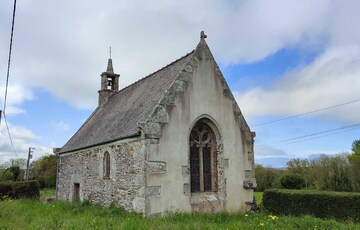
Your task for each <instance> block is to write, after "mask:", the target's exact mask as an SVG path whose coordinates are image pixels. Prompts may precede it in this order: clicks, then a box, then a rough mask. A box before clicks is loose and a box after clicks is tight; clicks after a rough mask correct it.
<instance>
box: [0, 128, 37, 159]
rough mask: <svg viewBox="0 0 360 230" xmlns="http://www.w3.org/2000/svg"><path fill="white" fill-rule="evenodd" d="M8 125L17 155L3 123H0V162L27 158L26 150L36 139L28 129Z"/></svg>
mask: <svg viewBox="0 0 360 230" xmlns="http://www.w3.org/2000/svg"><path fill="white" fill-rule="evenodd" d="M8 125H9V131H10V134H11V137H12V141H13V144H14V147H15V152H16V153H17V155H16V154H15V153H14V151H13V148H12V145H11V142H10V138H9V136H8V133H7V129H6V126H5V123H4V122H2V123H1V126H0V136H1V138H0V153H1V155H0V162H4V161H8V160H10V159H12V158H17V157H19V158H27V152H28V148H29V147H30V146H33V143H34V141H36V140H37V138H38V137H37V136H36V135H35V134H34V133H33V132H32V131H31V130H29V129H26V128H24V127H21V126H13V125H11V124H8Z"/></svg>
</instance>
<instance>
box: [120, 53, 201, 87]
mask: <svg viewBox="0 0 360 230" xmlns="http://www.w3.org/2000/svg"><path fill="white" fill-rule="evenodd" d="M194 52H195V49H193V50H192V51H191V52H189V53H187V54H185V55H184V56H182V57H180V58H178V59H176V60H175V61H173V62H171V63H169V64H167V65H166V66H164V67H162V68H160V69H158V70H156V71H155V72H153V73H151V74H148V75H146V76H145V77H143V78H141V79H139V80H137V81H135V82H133V83H132V84H130V85H128V86H126V87H124V88H122V89H121V90H119V91H118V92H117V93H116V94H118V93H120V92H122V91H124V90H125V89H127V88H129V87H131V86H133V85H135V84H137V83H139V82H140V81H142V80H145V79H146V78H149V77H151V76H152V75H154V74H156V73H158V72H160V71H161V70H163V69H165V68H167V67H169V66H171V65H172V64H174V63H175V62H178V61H180V60H182V59H184V58H186V57H188V56H189V55H190V54H192V53H194Z"/></svg>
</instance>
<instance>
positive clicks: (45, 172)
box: [0, 155, 56, 188]
mask: <svg viewBox="0 0 360 230" xmlns="http://www.w3.org/2000/svg"><path fill="white" fill-rule="evenodd" d="M25 175H26V159H22V158H20V159H15V160H11V161H10V162H5V163H3V164H1V165H0V182H3V181H23V180H25ZM29 180H37V181H38V182H39V187H40V188H54V187H55V186H56V156H55V155H47V156H43V157H41V158H39V159H37V160H34V161H32V162H31V164H30V166H29Z"/></svg>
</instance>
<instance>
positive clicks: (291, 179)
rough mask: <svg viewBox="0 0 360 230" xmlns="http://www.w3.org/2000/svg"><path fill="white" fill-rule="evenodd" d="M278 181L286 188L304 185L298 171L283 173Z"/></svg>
mask: <svg viewBox="0 0 360 230" xmlns="http://www.w3.org/2000/svg"><path fill="white" fill-rule="evenodd" d="M280 182H281V185H282V186H284V188H286V189H302V188H304V187H305V179H304V178H303V177H302V176H300V174H298V173H293V174H287V175H284V176H282V177H281V179H280Z"/></svg>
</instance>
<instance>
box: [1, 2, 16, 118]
mask: <svg viewBox="0 0 360 230" xmlns="http://www.w3.org/2000/svg"><path fill="white" fill-rule="evenodd" d="M15 12H16V0H14V9H13V16H12V23H11V35H10V47H9V58H8V66H7V74H6V86H5V97H4V109H3V113H4V117H5V111H6V100H7V91H8V86H9V76H10V62H11V51H12V42H13V37H14V24H15Z"/></svg>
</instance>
